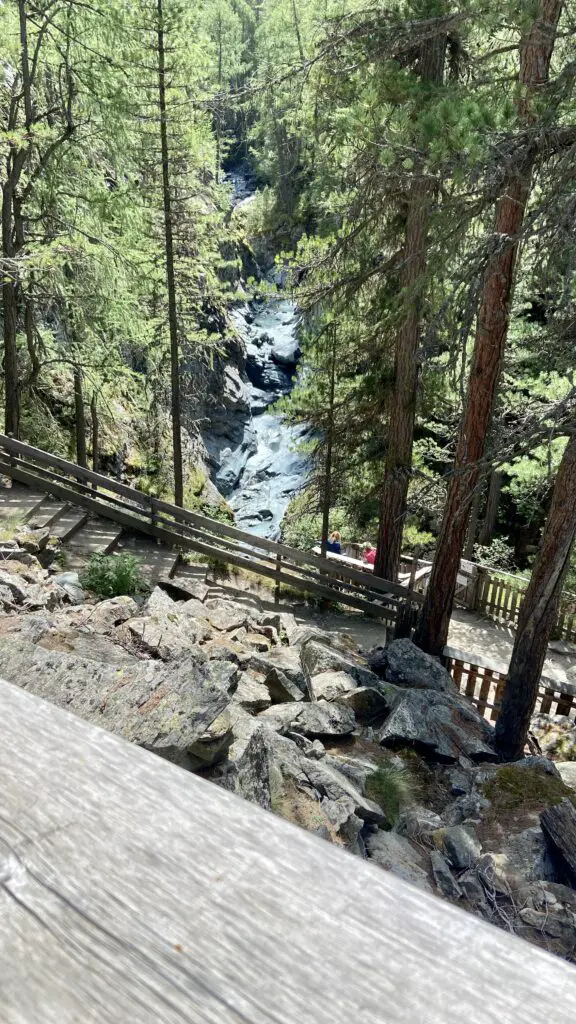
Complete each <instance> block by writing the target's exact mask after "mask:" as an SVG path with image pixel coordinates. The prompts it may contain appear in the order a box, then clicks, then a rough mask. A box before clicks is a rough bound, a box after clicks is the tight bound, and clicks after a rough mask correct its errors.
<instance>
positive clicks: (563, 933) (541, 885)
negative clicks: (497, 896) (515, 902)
mask: <svg viewBox="0 0 576 1024" xmlns="http://www.w3.org/2000/svg"><path fill="white" fill-rule="evenodd" d="M521 896H522V901H523V903H524V906H522V907H521V909H520V910H519V912H518V918H517V919H516V922H515V929H514V930H515V932H516V934H517V935H520V936H522V938H525V939H528V940H529V941H531V942H535V943H536V944H537V945H540V946H543V947H544V948H545V949H548V950H549V951H550V952H552V953H557V954H558V955H560V956H563V957H566V958H567V959H570V960H572V959H573V957H574V950H575V949H576V893H575V892H574V891H573V890H572V889H569V888H567V886H565V885H558V884H554V883H551V882H536V883H533V884H532V885H531V886H529V887H526V888H524V889H523V890H522V894H521Z"/></svg>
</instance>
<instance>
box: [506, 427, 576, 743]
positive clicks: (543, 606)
mask: <svg viewBox="0 0 576 1024" xmlns="http://www.w3.org/2000/svg"><path fill="white" fill-rule="evenodd" d="M575 537H576V432H575V433H574V434H573V435H572V437H571V438H570V441H569V442H568V445H567V447H566V450H565V452H564V456H563V458H562V461H561V463H560V468H559V470H558V475H557V477H556V484H555V486H554V493H553V495H552V504H551V506H550V512H549V514H548V519H547V520H546V526H545V527H544V533H543V536H542V541H541V543H540V548H539V551H538V555H537V556H536V564H535V565H534V569H533V572H532V576H531V579H530V583H529V584H528V588H527V590H526V594H525V596H524V600H523V602H522V606H521V608H520V613H519V616H518V629H517V631H516V639H515V641H514V649H513V651H512V658H511V660H510V667H509V669H508V679H507V682H506V688H505V690H504V696H503V699H502V707H501V709H500V714H499V716H498V721H497V723H496V749H497V751H498V753H499V755H500V757H501V759H502V760H503V761H513V760H516V759H517V758H520V757H522V753H523V750H524V744H525V743H526V737H527V735H528V728H529V726H530V718H531V716H532V712H533V711H534V705H535V704H536V697H537V695H538V684H539V682H540V675H541V672H542V666H543V665H544V659H545V657H546V650H547V647H548V641H549V639H550V635H551V633H552V630H553V628H554V624H555V622H556V618H557V616H558V605H559V602H560V596H561V594H562V585H563V582H564V578H565V576H566V571H567V569H568V567H569V565H570V553H571V550H572V546H573V544H574V539H575Z"/></svg>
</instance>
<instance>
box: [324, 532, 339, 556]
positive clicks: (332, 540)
mask: <svg viewBox="0 0 576 1024" xmlns="http://www.w3.org/2000/svg"><path fill="white" fill-rule="evenodd" d="M340 540H341V538H340V534H339V533H338V530H334V531H333V532H332V533H331V534H330V536H329V537H328V540H327V541H326V551H332V552H333V553H334V554H335V555H340V554H341V553H342V546H341V544H340Z"/></svg>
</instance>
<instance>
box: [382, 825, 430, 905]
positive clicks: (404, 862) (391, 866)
mask: <svg viewBox="0 0 576 1024" xmlns="http://www.w3.org/2000/svg"><path fill="white" fill-rule="evenodd" d="M366 852H367V854H368V856H369V858H370V860H371V861H372V862H373V863H374V864H378V865H379V867H381V868H385V869H386V870H387V871H391V872H392V874H393V875H397V876H398V878H402V879H403V880H404V881H405V882H410V883H411V884H412V885H417V886H418V888H419V889H424V891H425V892H432V886H431V885H430V881H429V879H428V873H427V870H426V866H427V865H426V858H425V856H424V854H423V852H422V851H421V850H419V849H418V848H417V847H416V846H413V844H412V843H411V842H409V840H408V839H405V838H404V836H399V835H396V834H395V833H394V832H383V831H382V830H381V829H379V830H378V831H377V832H374V834H373V835H371V836H369V837H368V839H367V840H366Z"/></svg>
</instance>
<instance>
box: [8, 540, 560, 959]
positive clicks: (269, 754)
mask: <svg viewBox="0 0 576 1024" xmlns="http://www.w3.org/2000/svg"><path fill="white" fill-rule="evenodd" d="M25 540H26V539H25V538H24V539H23V541H22V542H23V543H24V541H25ZM33 543H34V541H33V539H32V538H30V539H29V540H28V542H27V546H28V547H29V548H31V547H32V548H33ZM0 602H1V603H2V608H3V614H2V616H1V618H0V677H2V678H4V679H6V680H8V681H10V682H12V683H14V684H16V685H18V686H22V687H24V688H25V689H27V690H29V691H30V692H32V693H35V694H37V695H38V696H41V697H43V698H46V699H48V700H50V701H52V702H54V703H55V704H57V705H59V706H61V707H65V708H67V709H68V710H71V711H73V712H75V713H77V714H79V715H81V716H82V717H84V718H86V719H88V720H89V721H91V722H93V723H95V724H97V725H99V726H102V727H103V728H105V729H109V730H111V731H113V732H115V733H117V734H119V735H121V736H124V737H125V738H126V739H127V740H130V741H132V742H136V743H139V744H140V745H142V746H143V747H146V748H147V749H149V750H151V751H153V752H155V753H156V754H159V755H160V756H162V757H166V758H169V759H170V760H172V761H174V762H176V763H177V764H179V765H181V766H182V767H183V768H185V769H188V770H190V771H194V772H200V773H201V774H202V775H204V776H205V777H206V778H208V779H210V780H212V781H213V782H214V783H215V784H217V785H220V786H223V787H225V788H227V789H229V790H231V791H232V792H234V793H237V794H238V795H239V796H241V797H243V798H245V799H247V800H251V801H253V802H255V803H258V804H260V805H261V806H262V807H264V808H266V809H268V810H270V811H271V812H274V813H276V814H280V815H282V816H283V817H286V818H288V819H290V820H292V821H294V822H296V823H297V824H298V825H300V826H302V827H304V828H306V829H308V830H310V831H312V832H315V833H317V834H318V835H319V836H321V837H323V838H324V839H325V840H327V841H329V842H332V843H336V844H338V845H340V846H342V847H344V848H346V849H347V850H349V851H350V852H351V853H353V854H355V855H356V856H358V857H362V858H368V859H369V860H370V861H371V862H372V863H373V864H374V865H375V866H376V867H379V868H382V869H386V870H390V871H393V872H395V873H396V874H397V875H399V876H400V877H402V878H403V879H405V880H406V881H408V882H410V883H412V884H414V885H416V886H419V887H420V888H422V889H425V890H427V891H431V892H435V893H437V894H438V895H439V896H441V897H442V898H444V899H448V900H450V901H451V902H453V903H455V904H457V905H459V906H462V907H463V908H465V909H467V910H470V911H472V912H474V913H476V914H478V915H480V916H482V917H484V918H485V919H487V920H489V921H491V922H493V923H494V924H496V925H498V926H500V927H503V928H506V929H509V930H511V931H513V932H515V933H516V934H518V935H521V936H523V937H524V938H527V939H529V940H530V941H532V942H534V943H537V944H538V945H540V946H543V947H545V948H547V949H549V950H551V951H553V952H556V953H558V954H560V955H562V956H564V957H566V958H568V959H574V956H575V948H576V890H575V889H574V881H575V880H574V878H573V877H572V876H571V874H570V870H569V867H568V865H567V864H566V863H565V862H563V860H562V857H561V855H560V853H559V851H558V849H557V848H556V847H555V846H554V844H553V843H552V842H551V841H550V840H549V839H548V838H547V836H546V834H545V832H544V831H543V829H542V827H541V824H540V814H541V812H542V811H543V809H544V808H546V807H547V806H549V805H551V804H555V803H558V802H559V801H561V800H563V799H566V798H568V799H570V800H574V799H575V794H574V791H573V790H572V789H571V788H569V786H567V785H566V784H565V782H564V781H563V780H562V778H561V777H560V774H559V772H558V770H557V768H556V766H555V764H554V763H553V762H552V761H551V760H548V759H546V758H544V757H530V758H526V759H525V760H524V761H522V762H520V763H516V764H510V765H499V764H496V763H495V760H496V759H495V755H494V752H493V749H492V729H491V727H490V725H489V724H488V723H487V722H486V721H485V720H484V719H482V718H480V717H479V715H478V714H477V713H476V711H475V709H474V708H473V706H472V705H471V704H470V703H469V702H468V701H467V700H466V699H465V698H464V697H463V696H461V695H460V694H459V693H458V692H457V690H456V687H455V685H454V683H453V681H452V679H451V678H450V676H449V675H448V674H447V673H446V672H445V670H444V669H443V668H442V666H441V665H440V664H439V663H437V662H436V661H434V660H433V659H431V658H429V657H427V656H426V655H423V654H422V653H421V652H420V651H418V650H417V649H416V648H415V647H414V646H413V645H412V644H411V643H410V642H409V641H406V640H398V641H393V642H391V643H389V644H388V645H387V646H386V647H381V648H375V649H374V650H373V651H372V652H370V653H368V654H363V653H362V652H361V651H359V650H358V648H357V647H356V645H355V644H354V643H353V642H351V641H350V639H349V638H347V637H344V636H342V635H338V634H327V633H326V632H323V633H321V632H319V631H317V630H316V629H314V628H310V627H308V626H303V625H300V624H298V622H297V620H296V618H295V617H294V616H293V615H292V614H290V613H289V612H286V611H282V610H274V611H266V610H264V608H263V606H262V604H261V603H260V601H259V600H258V599H257V598H255V597H253V596H251V595H249V594H240V593H239V592H236V593H232V594H230V593H227V592H226V591H225V590H224V589H223V588H219V587H217V586H213V585H212V584H211V583H210V582H208V583H204V582H201V581H195V580H193V579H192V580H190V582H187V583H184V584H182V585H177V586H176V585H175V584H174V582H170V581H168V580H167V581H165V582H163V583H161V585H160V586H157V587H156V588H155V589H154V590H153V591H152V593H151V594H149V595H148V596H146V597H145V598H138V599H133V598H131V597H118V598H113V599H110V600H106V601H97V600H96V599H95V598H91V597H90V596H89V595H86V594H85V593H83V592H82V589H81V588H80V587H79V585H78V580H77V578H74V576H72V575H71V574H61V573H60V574H59V573H58V572H55V573H52V574H49V571H48V570H46V569H43V568H42V567H41V565H40V564H39V562H38V561H37V559H36V557H35V555H34V554H32V553H31V552H30V551H25V550H23V549H22V547H21V546H19V545H17V544H15V543H14V544H13V545H12V546H10V545H8V546H6V545H4V560H3V562H2V567H1V568H0ZM539 724H540V730H541V733H542V735H544V733H546V735H548V736H550V735H551V733H552V731H553V730H554V729H556V732H558V730H559V729H560V731H561V732H562V736H563V737H564V740H563V742H565V734H567V733H568V732H570V730H573V729H574V725H573V723H572V724H570V723H567V724H566V723H564V724H562V723H560V725H558V723H554V722H544V723H542V722H540V723H539Z"/></svg>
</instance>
